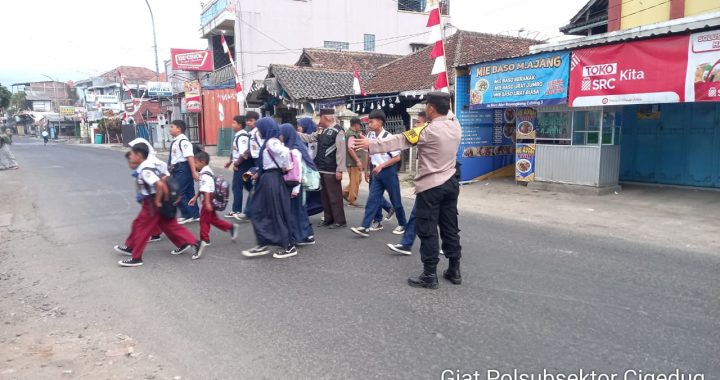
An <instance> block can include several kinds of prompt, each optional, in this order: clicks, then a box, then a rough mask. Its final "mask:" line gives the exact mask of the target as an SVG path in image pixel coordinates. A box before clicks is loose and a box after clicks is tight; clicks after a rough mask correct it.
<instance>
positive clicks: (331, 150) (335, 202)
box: [299, 108, 347, 229]
mask: <svg viewBox="0 0 720 380" xmlns="http://www.w3.org/2000/svg"><path fill="white" fill-rule="evenodd" d="M318 126H319V127H320V129H319V130H318V131H317V132H315V133H313V134H311V135H306V134H302V133H301V134H299V136H300V138H301V139H302V140H303V141H305V142H306V143H314V142H317V143H318V148H317V154H316V156H315V165H316V166H317V168H318V171H319V172H320V184H321V185H322V189H321V191H320V196H321V198H322V204H323V208H324V209H325V219H324V221H323V223H322V225H321V227H329V228H330V229H337V228H345V227H347V221H346V219H345V209H344V205H343V197H342V196H343V193H342V192H343V189H342V178H343V172H346V171H347V167H346V166H345V160H346V150H347V147H346V146H345V129H343V127H341V126H340V125H338V124H337V123H335V109H333V108H324V109H321V110H320V122H319V123H318Z"/></svg>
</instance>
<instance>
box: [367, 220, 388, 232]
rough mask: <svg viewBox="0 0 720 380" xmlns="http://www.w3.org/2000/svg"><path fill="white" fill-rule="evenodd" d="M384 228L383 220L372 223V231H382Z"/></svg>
mask: <svg viewBox="0 0 720 380" xmlns="http://www.w3.org/2000/svg"><path fill="white" fill-rule="evenodd" d="M384 228H385V227H383V225H382V222H372V224H371V225H370V231H372V232H378V231H382V230H383V229H384Z"/></svg>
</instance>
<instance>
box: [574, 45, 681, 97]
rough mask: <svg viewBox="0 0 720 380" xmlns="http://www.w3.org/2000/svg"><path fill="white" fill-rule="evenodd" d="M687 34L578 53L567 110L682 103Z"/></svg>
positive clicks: (589, 49) (575, 56)
mask: <svg viewBox="0 0 720 380" xmlns="http://www.w3.org/2000/svg"><path fill="white" fill-rule="evenodd" d="M687 45H688V36H673V37H664V38H655V39H650V40H642V41H634V42H626V43H620V44H614V45H606V46H598V47H593V48H588V49H580V50H576V51H574V52H573V58H572V63H571V65H570V66H571V67H570V106H571V107H590V106H612V105H621V104H650V103H676V102H683V101H685V87H686V86H685V78H686V73H687V57H688V53H687V51H688V48H687Z"/></svg>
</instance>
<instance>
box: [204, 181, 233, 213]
mask: <svg viewBox="0 0 720 380" xmlns="http://www.w3.org/2000/svg"><path fill="white" fill-rule="evenodd" d="M202 174H205V175H207V176H210V178H212V179H213V181H214V182H215V191H214V192H213V194H212V200H211V203H212V206H213V210H215V211H225V209H226V208H227V205H228V201H229V199H230V184H228V181H227V180H226V179H225V177H223V176H221V175H219V176H214V175H212V174H210V173H202Z"/></svg>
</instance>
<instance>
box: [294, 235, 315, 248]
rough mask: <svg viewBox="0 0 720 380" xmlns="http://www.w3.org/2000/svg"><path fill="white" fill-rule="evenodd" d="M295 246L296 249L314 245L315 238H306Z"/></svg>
mask: <svg viewBox="0 0 720 380" xmlns="http://www.w3.org/2000/svg"><path fill="white" fill-rule="evenodd" d="M296 245H297V246H298V247H304V246H307V245H315V237H314V236H310V237H309V238H307V239H305V240H303V241H301V242H299V243H297V244H296Z"/></svg>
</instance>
